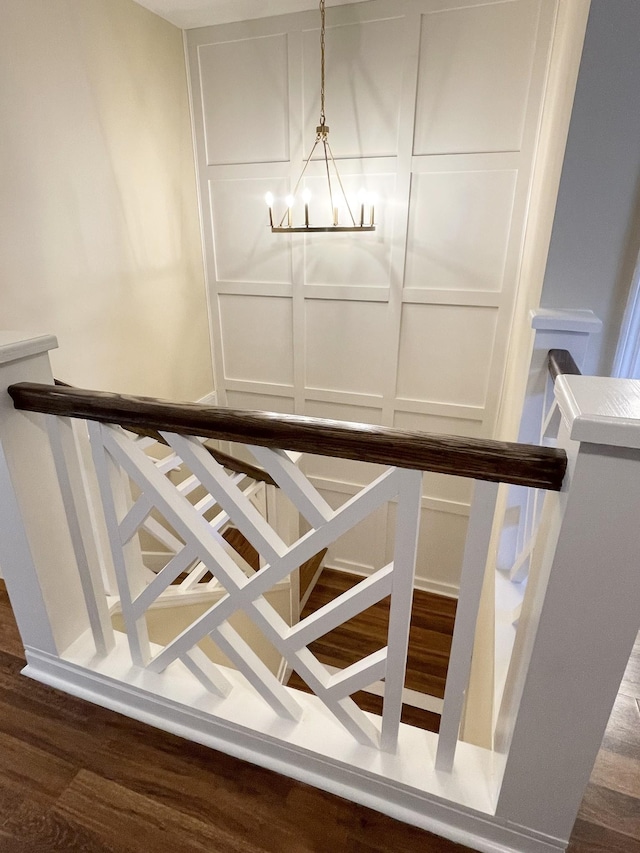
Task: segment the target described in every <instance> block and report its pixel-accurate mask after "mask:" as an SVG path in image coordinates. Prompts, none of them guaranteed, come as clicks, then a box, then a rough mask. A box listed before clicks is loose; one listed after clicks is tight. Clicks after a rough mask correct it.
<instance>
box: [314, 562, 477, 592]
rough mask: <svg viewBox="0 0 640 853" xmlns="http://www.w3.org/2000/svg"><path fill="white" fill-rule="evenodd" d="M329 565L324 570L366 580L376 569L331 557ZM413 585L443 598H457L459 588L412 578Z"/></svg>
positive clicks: (426, 579)
mask: <svg viewBox="0 0 640 853" xmlns="http://www.w3.org/2000/svg"><path fill="white" fill-rule="evenodd" d="M330 559H331V563H330V564H329V563H325V566H324V568H325V569H332V570H333V571H335V572H344V573H345V574H347V575H358V577H363V578H367V577H369V575H372V574H373V573H374V572H375V571H376V568H375V567H374V566H367V565H366V564H365V563H356V562H353V561H351V560H344V559H342V558H340V557H331V558H330ZM413 585H414V588H415V589H418V590H420V592H431V593H434V595H443V596H444V597H445V598H456V599H457V598H458V594H459V592H460V587H458V586H456V584H452V583H442V582H441V581H434V580H429V579H428V578H419V577H416V578H414V581H413Z"/></svg>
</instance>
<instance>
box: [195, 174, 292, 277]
mask: <svg viewBox="0 0 640 853" xmlns="http://www.w3.org/2000/svg"><path fill="white" fill-rule="evenodd" d="M267 191H271V192H280V193H284V186H283V184H282V183H280V182H278V181H273V180H269V179H266V180H244V181H236V180H229V181H210V182H209V197H210V204H211V219H212V223H213V245H214V254H215V264H216V278H217V279H218V281H238V282H240V281H257V282H264V283H265V284H275V283H288V282H290V281H291V249H290V246H289V241H288V240H287V239H285V238H282V237H280V236H279V235H277V234H272V233H271V231H270V229H269V219H268V210H267V206H266V204H265V201H264V196H265V193H266V192H267Z"/></svg>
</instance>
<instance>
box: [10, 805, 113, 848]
mask: <svg viewBox="0 0 640 853" xmlns="http://www.w3.org/2000/svg"><path fill="white" fill-rule="evenodd" d="M4 831H5V833H6V834H5V835H4V836H3V837H2V838H0V853H4V851H7V853H8V851H14V850H15V851H21V853H22V851H25V853H31V851H37V853H63V851H64V853H120V848H119V846H118V845H112V844H109V843H107V841H105V840H104V839H101V838H99V837H97V836H96V835H94V834H92V833H91V832H89V831H88V830H86V829H84V828H83V827H80V826H78V825H77V824H74V823H72V822H70V821H68V820H66V818H64V817H63V816H62V815H61V814H59V813H58V812H57V811H56V810H55V808H47V809H43V808H41V807H38V804H36V803H33V802H32V801H30V800H24V801H23V802H22V803H21V804H20V806H19V807H18V808H17V809H16V810H15V812H14V813H13V814H12V815H11V817H10V819H9V820H8V821H7V824H6V826H5V830H4ZM9 831H11V834H9Z"/></svg>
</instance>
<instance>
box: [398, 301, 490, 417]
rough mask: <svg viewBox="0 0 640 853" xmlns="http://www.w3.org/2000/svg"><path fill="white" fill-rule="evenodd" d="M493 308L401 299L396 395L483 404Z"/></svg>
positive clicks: (445, 401)
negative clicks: (419, 303) (411, 302)
mask: <svg viewBox="0 0 640 853" xmlns="http://www.w3.org/2000/svg"><path fill="white" fill-rule="evenodd" d="M497 316H498V312H497V310H496V309H494V308H475V307H469V306H457V305H409V304H405V305H403V310H402V326H401V330H400V347H399V353H398V379H397V396H398V397H401V398H406V399H410V400H425V401H431V402H439V403H454V404H458V405H465V406H478V407H482V406H483V405H484V402H485V398H486V394H487V386H488V382H489V372H490V368H491V358H492V354H493V342H494V338H495V330H496V320H497Z"/></svg>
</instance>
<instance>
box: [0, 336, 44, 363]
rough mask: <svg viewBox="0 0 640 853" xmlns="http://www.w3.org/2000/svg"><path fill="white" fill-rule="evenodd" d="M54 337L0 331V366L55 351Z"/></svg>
mask: <svg viewBox="0 0 640 853" xmlns="http://www.w3.org/2000/svg"><path fill="white" fill-rule="evenodd" d="M57 347H58V340H57V338H56V337H55V335H30V334H28V333H27V332H6V331H0V364H9V363H10V362H12V361H19V360H20V359H21V358H28V357H29V356H32V355H40V354H41V353H43V352H48V351H49V350H52V349H57Z"/></svg>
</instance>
